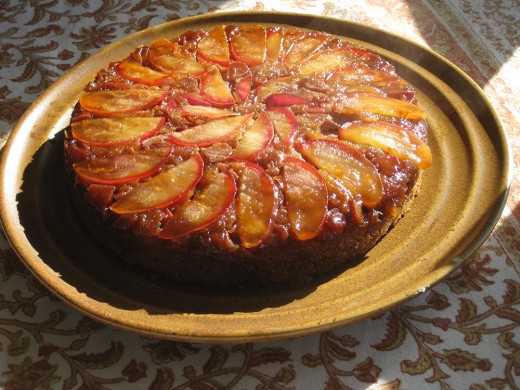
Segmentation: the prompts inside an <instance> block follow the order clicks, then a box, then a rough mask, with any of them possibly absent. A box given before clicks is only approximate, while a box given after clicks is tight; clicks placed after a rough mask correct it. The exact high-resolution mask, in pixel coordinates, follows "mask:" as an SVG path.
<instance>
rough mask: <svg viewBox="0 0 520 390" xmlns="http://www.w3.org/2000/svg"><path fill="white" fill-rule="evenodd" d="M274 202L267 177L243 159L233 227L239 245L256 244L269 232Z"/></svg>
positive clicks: (269, 180) (259, 169)
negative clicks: (244, 163) (234, 226)
mask: <svg viewBox="0 0 520 390" xmlns="http://www.w3.org/2000/svg"><path fill="white" fill-rule="evenodd" d="M275 205H276V197H275V193H274V187H273V180H272V179H271V177H270V176H269V175H268V174H267V173H266V172H265V171H264V169H263V168H261V167H259V166H258V165H256V164H253V163H249V162H248V163H246V166H245V169H244V170H243V172H242V175H241V177H240V186H239V189H238V204H237V218H238V220H237V231H238V236H239V238H240V242H241V243H242V246H243V247H245V248H254V247H257V246H258V245H260V244H261V243H262V241H263V240H264V239H265V238H266V237H267V236H268V235H269V233H270V232H271V228H272V223H273V216H274V211H275Z"/></svg>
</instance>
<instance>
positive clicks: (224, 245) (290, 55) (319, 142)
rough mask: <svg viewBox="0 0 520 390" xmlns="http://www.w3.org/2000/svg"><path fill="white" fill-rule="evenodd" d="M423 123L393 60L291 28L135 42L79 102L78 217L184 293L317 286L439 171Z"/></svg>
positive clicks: (74, 122)
mask: <svg viewBox="0 0 520 390" xmlns="http://www.w3.org/2000/svg"><path fill="white" fill-rule="evenodd" d="M425 119H426V112H425V110H423V109H422V108H421V107H420V106H419V105H418V104H417V101H416V95H415V91H414V88H413V87H412V85H410V84H409V83H408V82H407V81H405V80H404V79H403V78H401V77H400V76H398V75H397V74H396V72H395V68H394V67H393V66H392V65H391V64H390V63H389V62H388V61H387V60H385V59H384V58H382V57H381V56H379V55H377V54H375V53H373V52H371V51H369V50H367V49H365V48H362V47H359V46H357V45H355V44H353V43H351V42H349V41H348V40H346V39H343V38H339V37H336V36H333V35H330V34H328V33H324V32H319V31H309V30H304V29H299V28H295V27H281V26H261V25H251V24H248V25H219V26H216V27H214V28H212V29H209V30H207V31H206V30H198V31H188V32H186V33H184V34H182V35H180V36H177V37H174V38H171V39H170V38H161V39H158V40H155V41H153V42H151V43H150V44H149V45H144V46H139V47H137V48H136V49H135V50H134V51H133V52H131V53H129V55H128V56H127V57H126V58H123V59H121V60H120V61H117V62H114V63H111V64H109V65H108V66H107V67H106V68H105V69H101V70H100V71H99V72H98V73H97V76H96V78H95V79H94V80H93V81H92V82H91V83H89V84H88V85H87V86H86V87H85V88H84V91H83V93H82V94H81V95H80V97H79V101H78V102H77V104H76V105H75V108H74V110H73V113H72V117H71V121H70V126H69V127H68V128H67V130H66V137H65V142H64V151H65V153H64V154H65V168H66V170H67V175H68V177H70V180H69V182H70V188H71V197H72V199H73V201H74V205H75V208H76V209H77V211H78V215H79V217H80V218H81V220H82V221H83V223H84V224H85V226H86V227H87V229H88V231H89V232H90V233H92V234H93V235H94V236H95V237H96V239H97V240H99V242H100V243H101V244H102V245H103V246H104V247H105V248H106V249H107V250H110V251H111V252H112V253H113V254H114V256H118V257H119V258H121V259H122V260H123V261H124V262H128V263H129V264H137V266H138V267H143V268H144V269H145V270H147V271H149V272H150V273H151V274H154V275H159V276H162V277H165V278H168V279H170V280H173V281H175V282H187V283H200V284H207V285H248V284H253V285H265V284H272V283H305V282H307V281H309V280H311V279H312V278H314V277H316V276H318V275H321V274H323V273H326V272H329V271H332V270H334V269H336V268H337V267H340V266H344V265H345V264H348V262H349V261H351V260H352V259H355V258H358V257H360V256H362V255H364V254H366V253H367V252H368V251H369V250H370V249H371V248H372V247H373V246H374V245H376V243H377V242H378V241H379V240H380V239H381V238H382V237H383V236H384V235H385V234H386V233H387V232H388V230H389V229H390V228H391V227H392V226H393V225H395V223H397V221H398V220H399V219H400V218H401V217H402V216H403V215H404V214H405V213H406V212H407V210H408V209H409V207H410V204H411V202H412V200H413V198H414V197H415V196H416V194H417V191H418V189H419V186H420V177H421V173H422V171H424V170H425V169H427V168H428V167H429V166H430V164H431V160H432V156H431V152H430V149H429V147H428V145H427V135H428V134H427V132H428V127H427V122H426V120H425Z"/></svg>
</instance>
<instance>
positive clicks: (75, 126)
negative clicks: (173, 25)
mask: <svg viewBox="0 0 520 390" xmlns="http://www.w3.org/2000/svg"><path fill="white" fill-rule="evenodd" d="M163 125H164V118H162V117H121V118H91V119H84V120H82V121H79V122H72V123H71V125H70V127H71V131H72V135H73V136H74V137H75V138H77V139H78V140H80V141H82V142H85V143H87V144H90V145H99V146H107V145H120V144H125V143H129V142H132V141H136V140H143V139H146V138H149V137H151V136H153V135H154V134H156V133H157V131H159V129H160V128H161V127H162V126H163Z"/></svg>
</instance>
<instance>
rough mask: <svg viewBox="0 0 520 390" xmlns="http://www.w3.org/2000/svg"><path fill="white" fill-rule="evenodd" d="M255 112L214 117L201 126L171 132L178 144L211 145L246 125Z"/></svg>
mask: <svg viewBox="0 0 520 390" xmlns="http://www.w3.org/2000/svg"><path fill="white" fill-rule="evenodd" d="M252 115H253V114H246V115H240V116H235V117H227V118H220V119H214V120H211V121H209V122H206V123H204V124H202V125H199V126H194V127H190V128H188V129H186V130H183V131H177V132H174V133H172V134H171V139H172V140H173V142H175V143H176V144H178V145H186V146H209V145H212V144H214V143H216V142H220V141H222V140H225V139H226V138H229V137H231V136H232V135H233V134H235V133H236V132H237V131H238V130H239V129H240V128H241V127H242V126H244V125H245V124H246V123H247V121H249V119H251V117H252Z"/></svg>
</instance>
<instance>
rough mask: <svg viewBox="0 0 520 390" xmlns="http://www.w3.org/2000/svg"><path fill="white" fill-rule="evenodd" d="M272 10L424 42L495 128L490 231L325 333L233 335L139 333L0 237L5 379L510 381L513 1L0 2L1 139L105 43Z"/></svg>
mask: <svg viewBox="0 0 520 390" xmlns="http://www.w3.org/2000/svg"><path fill="white" fill-rule="evenodd" d="M235 10H278V11H290V12H298V13H306V14H314V15H326V16H331V17H335V18H340V19H344V20H349V21H356V22H361V23H365V24H367V25H369V26H374V27H377V28H379V29H383V30H386V31H391V32H393V33H397V34H400V35H402V36H405V37H407V38H409V39H412V40H414V41H415V42H417V43H418V44H420V45H425V46H429V47H430V48H432V49H433V50H435V51H436V52H438V53H439V54H441V55H442V56H444V57H446V58H447V59H448V60H450V61H452V62H453V63H454V64H456V65H457V66H458V67H460V68H461V69H462V70H463V71H465V72H466V73H467V74H468V75H469V76H470V77H471V78H473V79H474V80H475V81H476V83H477V84H478V85H479V86H480V87H481V88H482V89H483V90H484V92H485V94H486V96H487V97H488V99H489V101H490V102H491V103H492V105H493V107H494V109H495V110H496V112H497V113H498V116H499V118H500V120H501V122H502V124H503V127H504V129H505V131H506V132H507V135H508V137H509V142H510V146H511V150H512V160H513V165H514V169H513V178H512V184H511V190H510V195H509V198H508V200H507V204H506V206H505V209H504V211H503V214H502V216H501V218H500V220H499V222H498V224H497V226H496V228H495V229H494V231H493V232H492V234H491V235H490V236H489V238H488V239H487V240H486V241H485V243H484V244H483V245H482V247H481V248H480V249H479V250H478V251H476V252H475V253H474V254H473V255H472V256H471V257H470V258H469V259H468V260H467V261H466V262H465V263H464V264H463V265H462V266H461V267H460V268H459V269H457V270H456V271H454V272H453V273H452V274H450V275H449V276H448V277H446V278H445V279H444V280H443V281H442V282H440V283H439V284H437V285H435V286H434V287H432V288H429V289H427V290H426V291H425V292H424V293H422V294H420V295H418V296H417V297H415V298H414V299H413V300H411V301H408V302H406V303H404V304H402V305H400V306H398V307H395V308H393V309H392V310H389V311H387V312H385V313H383V314H381V315H378V316H377V317H374V318H369V319H366V320H364V321H361V322H358V323H355V324H352V325H349V326H345V327H342V328H339V329H334V330H331V331H327V332H323V333H320V334H312V335H308V336H305V337H298V338H295V339H291V340H278V341H268V342H258V343H243V344H195V343H186V342H176V341H165V340H158V339H152V338H148V337H143V336H139V335H135V334H132V333H128V332H125V331H123V330H118V329H114V328H112V327H111V326H107V325H103V324H100V323H98V322H96V321H94V320H92V319H90V318H88V317H86V316H84V315H83V314H81V313H79V312H78V311H76V310H75V309H74V308H72V307H70V306H69V305H67V304H65V303H63V302H61V301H60V300H58V299H57V298H56V297H55V296H54V295H53V294H52V293H50V292H49V291H47V290H46V289H45V288H44V287H43V286H42V285H41V284H40V283H39V282H38V281H37V280H36V278H35V277H34V276H33V275H31V274H30V273H29V272H28V271H27V269H26V268H25V267H24V265H23V263H22V262H21V261H20V260H19V259H18V258H17V256H16V254H15V253H14V251H13V249H12V248H11V247H10V246H9V244H8V242H7V239H6V237H5V235H3V234H1V233H0V386H2V387H3V388H5V389H231V388H233V389H235V388H236V389H329V390H332V389H424V388H432V389H474V390H476V389H515V388H519V387H520V379H519V378H520V187H519V183H518V175H517V173H518V170H517V168H516V167H517V166H518V165H519V164H520V153H519V143H520V140H519V136H520V109H519V107H520V97H519V96H520V93H519V92H520V88H519V86H520V77H518V74H519V73H520V50H519V44H520V2H519V1H518V0H497V1H489V0H471V1H470V0H414V1H404V0H366V1H342V2H332V1H318V0H280V1H278V2H270V1H245V0H235V1H215V0H199V1H192V0H182V1H165V0H141V1H132V2H130V1H123V0H103V1H93V0H46V1H44V0H21V1H20V0H16V1H15V0H3V1H1V2H0V147H1V146H3V144H5V142H6V140H7V138H8V137H9V133H10V131H11V129H12V128H13V126H14V125H15V123H16V121H17V120H18V119H19V118H20V116H21V115H22V114H23V112H24V110H26V109H27V108H28V107H29V105H30V104H31V103H32V102H33V101H34V100H35V98H36V97H37V96H38V95H39V94H41V93H42V92H43V91H44V90H45V89H46V88H47V87H49V86H50V85H51V84H52V83H53V82H54V81H55V80H57V79H58V78H59V77H60V76H61V75H63V74H64V73H65V72H66V71H67V70H68V69H69V68H71V67H72V66H73V65H75V64H77V63H78V62H79V61H81V60H82V59H84V58H86V57H87V56H89V55H90V54H92V53H94V52H96V51H98V50H99V49H100V48H103V47H104V46H106V45H108V44H110V43H112V42H115V41H117V40H118V39H120V38H122V37H124V36H126V35H128V34H131V33H134V32H136V31H139V30H142V29H145V28H147V27H150V26H154V25H158V24H161V23H163V22H166V21H171V20H175V19H179V18H184V17H188V16H192V15H198V14H204V13H213V12H222V11H235Z"/></svg>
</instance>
